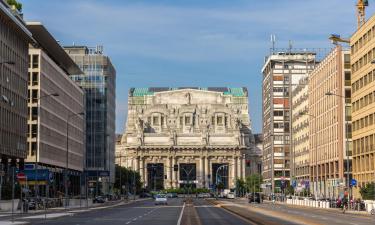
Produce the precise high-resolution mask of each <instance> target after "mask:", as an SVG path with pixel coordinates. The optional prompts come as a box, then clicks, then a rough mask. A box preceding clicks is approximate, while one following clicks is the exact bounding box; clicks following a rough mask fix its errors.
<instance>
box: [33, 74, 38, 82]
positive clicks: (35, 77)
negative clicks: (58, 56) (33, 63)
mask: <svg viewBox="0 0 375 225" xmlns="http://www.w3.org/2000/svg"><path fill="white" fill-rule="evenodd" d="M32 79H33V85H38V73H36V72H33V76H32Z"/></svg>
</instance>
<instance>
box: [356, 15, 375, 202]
mask: <svg viewBox="0 0 375 225" xmlns="http://www.w3.org/2000/svg"><path fill="white" fill-rule="evenodd" d="M350 48H351V69H352V79H351V84H352V92H353V93H352V106H353V114H352V121H353V178H354V179H356V180H357V181H358V185H357V187H355V188H354V194H355V195H356V196H359V188H360V187H363V186H364V185H366V184H368V183H371V182H375V65H374V64H373V63H372V62H373V61H374V59H375V57H374V56H375V49H374V48H375V16H372V17H371V18H370V19H369V20H368V21H367V22H366V23H365V24H364V25H362V26H361V27H360V28H359V29H358V30H357V31H356V32H355V33H354V34H353V36H352V37H351V38H350Z"/></svg>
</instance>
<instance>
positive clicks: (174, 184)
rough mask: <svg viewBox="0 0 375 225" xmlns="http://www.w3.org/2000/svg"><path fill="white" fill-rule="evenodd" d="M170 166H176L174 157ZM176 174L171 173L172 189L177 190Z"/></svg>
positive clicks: (174, 172)
mask: <svg viewBox="0 0 375 225" xmlns="http://www.w3.org/2000/svg"><path fill="white" fill-rule="evenodd" d="M172 164H173V166H174V165H176V164H177V163H176V157H175V156H172ZM176 173H177V172H176V171H174V170H173V171H172V187H173V188H177V176H176V175H177V174H176Z"/></svg>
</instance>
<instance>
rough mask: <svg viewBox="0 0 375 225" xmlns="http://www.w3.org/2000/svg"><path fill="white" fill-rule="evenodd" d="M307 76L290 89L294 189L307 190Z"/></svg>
mask: <svg viewBox="0 0 375 225" xmlns="http://www.w3.org/2000/svg"><path fill="white" fill-rule="evenodd" d="M309 117H310V116H309V101H308V76H307V75H306V76H305V77H303V78H302V79H301V80H300V81H299V83H298V85H297V86H296V87H295V88H294V89H293V90H292V169H293V175H292V176H293V177H294V178H295V180H296V184H297V186H296V191H297V192H303V191H307V187H308V185H307V186H306V183H307V182H309V181H310V164H309V163H310V161H309V156H310V152H309Z"/></svg>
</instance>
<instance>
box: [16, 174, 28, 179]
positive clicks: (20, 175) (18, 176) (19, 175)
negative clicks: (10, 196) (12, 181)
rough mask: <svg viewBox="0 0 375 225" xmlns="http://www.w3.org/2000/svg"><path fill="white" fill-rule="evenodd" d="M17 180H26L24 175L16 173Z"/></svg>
mask: <svg viewBox="0 0 375 225" xmlns="http://www.w3.org/2000/svg"><path fill="white" fill-rule="evenodd" d="M17 179H18V180H26V175H25V174H24V173H17Z"/></svg>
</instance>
